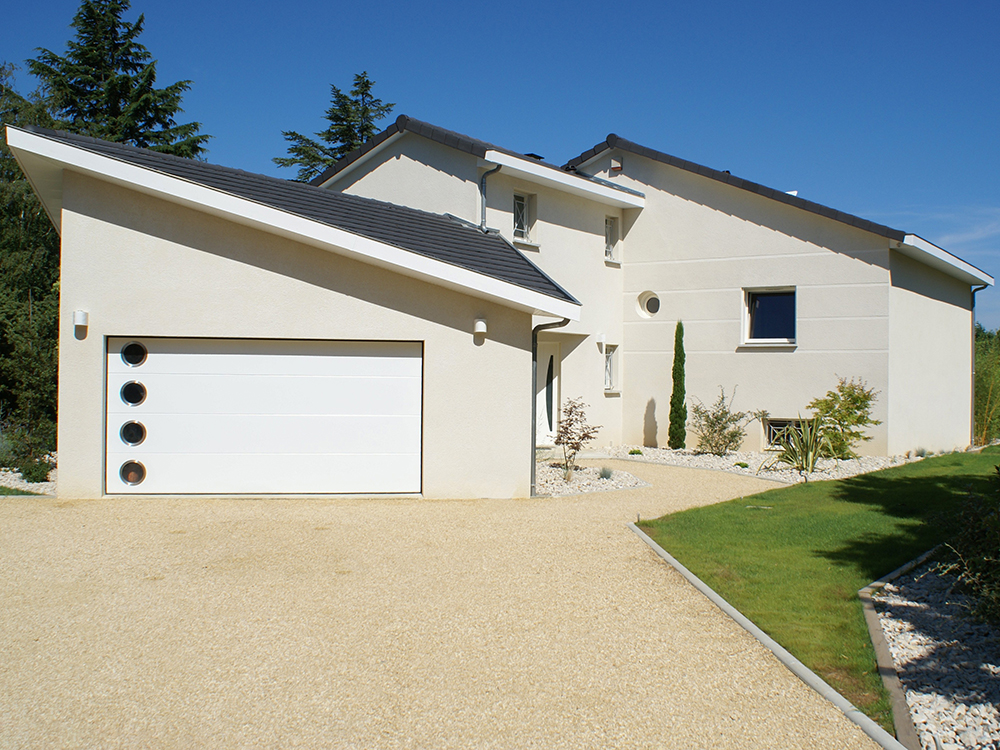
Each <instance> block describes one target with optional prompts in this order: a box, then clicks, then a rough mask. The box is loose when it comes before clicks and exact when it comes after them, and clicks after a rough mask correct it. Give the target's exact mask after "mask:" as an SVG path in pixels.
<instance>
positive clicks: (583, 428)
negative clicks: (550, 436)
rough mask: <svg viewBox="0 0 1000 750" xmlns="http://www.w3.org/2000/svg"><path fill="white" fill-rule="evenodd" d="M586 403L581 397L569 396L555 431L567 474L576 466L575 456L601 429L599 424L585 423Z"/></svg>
mask: <svg viewBox="0 0 1000 750" xmlns="http://www.w3.org/2000/svg"><path fill="white" fill-rule="evenodd" d="M586 408H587V405H586V404H585V403H583V399H582V398H571V399H569V400H568V401H567V402H566V405H565V406H563V409H562V419H560V420H559V429H558V431H557V432H556V439H555V443H556V445H559V446H562V449H563V468H564V469H565V470H566V473H567V474H569V473H570V472H572V471H573V469H574V468H575V467H576V456H577V454H578V453H579V452H580V451H582V450H583V448H584V446H585V445H586V444H587V443H589V442H591V441H592V440H593V439H594V437H595V436H596V435H597V431H598V430H599V429H601V426H600V425H596V426H591V425H589V424H587V414H586Z"/></svg>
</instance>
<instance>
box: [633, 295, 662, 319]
mask: <svg viewBox="0 0 1000 750" xmlns="http://www.w3.org/2000/svg"><path fill="white" fill-rule="evenodd" d="M638 302H639V314H640V315H641V316H642V317H644V318H652V317H653V316H654V315H656V313H658V312H659V311H660V298H659V297H657V296H656V292H643V293H642V294H640V295H639V300H638Z"/></svg>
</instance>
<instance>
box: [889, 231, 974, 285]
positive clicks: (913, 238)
mask: <svg viewBox="0 0 1000 750" xmlns="http://www.w3.org/2000/svg"><path fill="white" fill-rule="evenodd" d="M896 249H897V250H899V252H901V253H903V254H904V255H906V256H909V257H911V258H913V259H914V260H918V261H920V262H921V263H923V264H924V265H927V266H930V267H931V268H935V269H937V270H939V271H941V272H942V273H946V274H948V275H949V276H953V277H955V278H956V279H958V280H959V281H964V282H965V283H966V284H969V285H970V286H973V285H979V284H985V285H987V286H993V277H992V276H990V275H989V274H988V273H986V272H985V271H983V270H981V269H979V268H976V267H975V266H974V265H972V264H971V263H967V262H966V261H964V260H962V259H961V258H959V257H958V256H955V255H952V254H951V253H949V252H948V251H947V250H945V249H944V248H942V247H938V246H937V245H935V244H934V243H933V242H928V241H927V240H925V239H924V238H923V237H920V236H919V235H916V234H908V235H906V237H905V239H904V240H903V241H902V242H899V243H897V244H896Z"/></svg>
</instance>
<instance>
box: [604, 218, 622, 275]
mask: <svg viewBox="0 0 1000 750" xmlns="http://www.w3.org/2000/svg"><path fill="white" fill-rule="evenodd" d="M620 227H621V222H620V221H619V220H618V217H617V216H605V217H604V260H606V261H610V262H612V263H617V262H618V246H619V244H621V236H622V235H621V228H620Z"/></svg>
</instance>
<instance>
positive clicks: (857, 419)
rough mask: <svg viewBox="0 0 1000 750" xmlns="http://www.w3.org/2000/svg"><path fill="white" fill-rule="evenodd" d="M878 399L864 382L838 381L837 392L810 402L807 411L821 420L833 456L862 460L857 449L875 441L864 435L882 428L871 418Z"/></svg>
mask: <svg viewBox="0 0 1000 750" xmlns="http://www.w3.org/2000/svg"><path fill="white" fill-rule="evenodd" d="M877 397H878V391H876V390H875V389H874V388H869V387H868V384H867V383H865V381H864V380H862V379H861V378H858V379H857V380H855V379H854V378H851V379H850V380H848V379H847V378H838V379H837V388H836V390H833V391H827V392H826V396H824V397H823V398H814V399H813V400H812V401H811V402H809V404H808V405H807V408H809V409H812V410H813V411H814V412H815V416H816V417H818V418H819V420H820V425H821V427H822V430H823V434H824V435H825V436H826V439H827V442H828V444H829V445H828V450H829V453H830V455H831V456H833V457H834V458H843V459H846V458H857V457H858V454H857V453H855V452H854V448H855V446H857V445H858V444H859V443H861V442H866V441H868V440H871V439H872V437H871V435H866V434H865V433H864V428H866V427H874V426H876V425H880V424H882V423H881V422H880V421H879V420H877V419H872V416H871V414H872V406H873V405H874V404H875V399H876V398H877Z"/></svg>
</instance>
